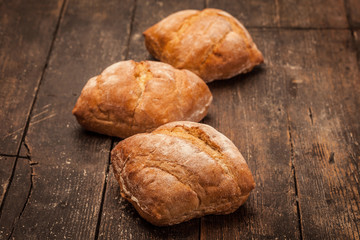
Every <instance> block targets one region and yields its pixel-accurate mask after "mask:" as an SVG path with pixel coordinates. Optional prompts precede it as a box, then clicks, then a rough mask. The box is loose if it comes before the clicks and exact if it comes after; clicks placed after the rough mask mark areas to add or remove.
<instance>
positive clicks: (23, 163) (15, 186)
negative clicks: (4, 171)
mask: <svg viewBox="0 0 360 240" xmlns="http://www.w3.org/2000/svg"><path fill="white" fill-rule="evenodd" d="M2 161H5V160H2ZM16 166H17V167H16V170H15V172H14V176H13V179H12V187H11V188H10V190H9V192H8V193H7V198H6V201H4V205H3V209H2V211H1V215H0V239H9V238H10V237H11V236H12V233H13V230H14V227H15V225H16V224H17V222H18V220H19V217H20V215H21V213H22V210H23V208H24V206H25V205H26V203H27V201H28V198H29V193H30V191H31V178H32V166H31V165H30V163H29V160H28V159H25V158H19V159H17V164H16ZM10 172H11V170H10Z"/></svg>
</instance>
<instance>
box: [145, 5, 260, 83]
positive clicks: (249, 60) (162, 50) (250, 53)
mask: <svg viewBox="0 0 360 240" xmlns="http://www.w3.org/2000/svg"><path fill="white" fill-rule="evenodd" d="M143 34H144V36H145V45H146V48H147V49H148V51H149V52H150V53H151V54H152V55H153V56H154V57H155V58H157V59H159V60H160V61H162V62H166V63H169V64H171V65H173V66H174V67H176V68H179V69H188V70H190V71H192V72H194V73H196V74H197V75H199V76H200V77H201V78H202V79H203V80H204V81H206V82H211V81H213V80H215V79H227V78H230V77H233V76H235V75H237V74H240V73H245V72H248V71H251V70H252V69H253V68H254V67H255V66H256V65H258V64H260V63H262V62H263V60H264V59H263V56H262V54H261V52H260V51H259V50H258V49H257V47H256V45H255V44H254V42H253V41H252V39H251V36H250V35H249V33H248V32H247V30H246V29H245V27H244V26H243V25H242V24H241V23H240V22H239V21H238V20H236V19H235V18H234V17H233V16H231V15H230V14H228V13H227V12H224V11H222V10H218V9H211V8H208V9H204V10H202V11H197V10H184V11H180V12H177V13H174V14H172V15H170V16H168V17H167V18H165V19H163V20H162V21H160V22H159V23H157V24H155V25H154V26H152V27H150V28H149V29H147V30H146V31H145V32H144V33H143Z"/></svg>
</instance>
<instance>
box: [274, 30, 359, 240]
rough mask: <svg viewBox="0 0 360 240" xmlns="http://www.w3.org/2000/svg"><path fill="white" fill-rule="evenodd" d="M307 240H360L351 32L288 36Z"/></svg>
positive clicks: (291, 112) (292, 121) (292, 128)
mask: <svg viewBox="0 0 360 240" xmlns="http://www.w3.org/2000/svg"><path fill="white" fill-rule="evenodd" d="M282 38H284V39H292V41H291V44H290V43H287V42H285V41H284V44H283V46H282V51H281V53H280V56H281V58H283V59H287V64H288V65H289V67H290V68H289V69H288V76H287V79H286V82H284V86H286V87H287V88H288V91H289V94H288V100H287V102H288V106H287V114H288V121H289V125H288V126H289V135H290V140H291V146H292V153H293V154H292V157H293V159H294V165H295V168H296V174H297V185H298V191H299V194H298V197H299V203H300V208H301V219H302V226H303V236H304V238H313V239H319V238H321V239H359V238H360V233H359V227H360V212H359V203H360V195H359V190H360V188H359V177H360V176H359V175H360V172H359V166H358V164H359V160H360V146H359V143H360V123H359V119H360V111H359V106H360V88H359V83H360V82H359V69H358V65H357V59H356V50H355V46H354V44H353V40H352V35H351V32H350V31H348V30H343V31H309V32H305V33H304V32H298V31H296V32H284V33H283V34H282Z"/></svg>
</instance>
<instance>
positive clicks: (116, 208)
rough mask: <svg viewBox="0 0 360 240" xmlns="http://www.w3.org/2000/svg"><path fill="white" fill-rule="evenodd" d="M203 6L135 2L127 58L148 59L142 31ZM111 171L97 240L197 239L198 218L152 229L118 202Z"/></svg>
mask: <svg viewBox="0 0 360 240" xmlns="http://www.w3.org/2000/svg"><path fill="white" fill-rule="evenodd" d="M203 4H204V3H203V1H202V0H196V1H194V0H186V1H156V0H151V1H150V0H144V1H137V6H136V12H135V18H134V22H133V28H132V29H133V31H132V34H131V40H130V45H129V55H128V59H135V60H138V61H140V60H146V59H151V57H150V55H149V54H148V52H147V50H146V48H145V44H144V39H143V37H142V32H143V31H144V30H145V29H147V28H148V27H150V26H152V25H153V24H155V23H156V22H158V21H160V20H161V19H162V18H163V17H166V16H168V15H169V14H171V13H173V12H176V11H179V10H182V9H188V8H195V9H201V8H202V7H203V6H204V5H203ZM154 13H156V14H154ZM110 172H111V174H109V180H108V184H107V187H106V193H105V199H104V205H103V210H102V217H101V223H100V228H99V238H100V239H179V238H181V239H199V219H195V220H191V221H189V222H187V223H183V224H180V225H176V226H173V227H167V228H164V227H161V228H159V227H154V226H152V225H151V224H149V223H147V222H146V221H145V220H143V219H141V218H140V216H139V215H138V214H137V212H136V211H135V210H134V209H133V207H132V206H131V205H130V204H129V203H127V202H126V201H124V200H123V199H121V197H120V190H119V184H118V183H117V182H116V180H115V178H114V176H113V173H112V169H110Z"/></svg>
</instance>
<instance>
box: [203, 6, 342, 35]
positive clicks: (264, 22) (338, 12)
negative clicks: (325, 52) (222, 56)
mask: <svg viewBox="0 0 360 240" xmlns="http://www.w3.org/2000/svg"><path fill="white" fill-rule="evenodd" d="M207 7H211V8H219V9H223V10H225V11H227V12H229V13H230V14H232V15H233V16H234V17H236V18H238V19H239V20H240V21H241V22H242V23H243V24H244V25H245V26H246V27H295V28H346V27H347V26H348V24H347V20H346V10H345V6H344V3H343V1H338V0H330V1H322V0H316V1H313V0H305V1H297V0H273V1H268V0H255V1H233V0H222V1H217V0H207Z"/></svg>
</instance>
